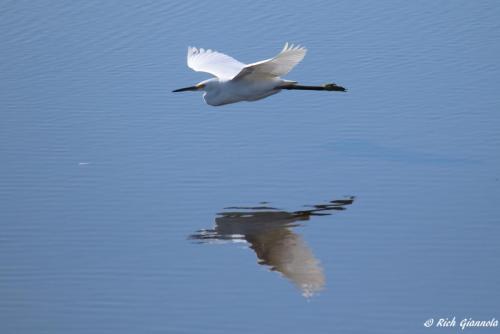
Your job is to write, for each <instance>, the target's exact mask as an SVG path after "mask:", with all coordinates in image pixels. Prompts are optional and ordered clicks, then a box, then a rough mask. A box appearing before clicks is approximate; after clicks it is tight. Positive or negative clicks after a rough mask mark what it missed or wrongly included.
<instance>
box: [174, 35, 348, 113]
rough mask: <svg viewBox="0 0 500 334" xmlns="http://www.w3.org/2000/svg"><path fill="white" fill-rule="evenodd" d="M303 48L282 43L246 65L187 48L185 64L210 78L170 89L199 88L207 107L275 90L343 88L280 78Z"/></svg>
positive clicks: (302, 53) (301, 55)
mask: <svg viewBox="0 0 500 334" xmlns="http://www.w3.org/2000/svg"><path fill="white" fill-rule="evenodd" d="M306 51H307V50H306V49H305V48H304V47H301V46H299V45H297V46H295V45H293V44H288V43H286V44H285V47H284V48H283V50H281V52H280V53H279V54H278V55H277V56H275V57H274V58H270V59H266V60H262V61H258V62H255V63H252V64H248V65H246V64H243V63H241V62H239V61H237V60H236V59H234V58H232V57H230V56H228V55H225V54H223V53H220V52H217V51H212V50H205V49H197V48H194V47H189V48H188V53H187V65H188V67H190V68H191V69H193V70H194V71H196V72H206V73H209V74H211V75H213V76H214V78H211V79H208V80H204V81H202V82H200V83H198V84H197V85H194V86H190V87H186V88H180V89H176V90H174V91H173V92H174V93H176V92H185V91H197V90H202V91H204V94H203V98H204V99H205V102H206V103H207V104H209V105H211V106H221V105H224V104H229V103H235V102H240V101H256V100H260V99H263V98H265V97H268V96H271V95H273V94H276V93H279V92H280V91H282V90H283V89H287V90H292V89H296V90H324V91H339V92H345V91H346V89H345V88H344V87H342V86H338V85H336V84H334V83H329V84H325V85H323V86H303V85H299V84H297V81H291V80H285V79H282V78H281V77H282V76H284V75H286V74H287V73H288V72H290V71H291V70H292V69H293V68H294V67H295V66H296V65H297V64H298V63H300V61H301V60H302V59H304V56H305V55H306Z"/></svg>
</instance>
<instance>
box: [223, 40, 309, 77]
mask: <svg viewBox="0 0 500 334" xmlns="http://www.w3.org/2000/svg"><path fill="white" fill-rule="evenodd" d="M306 52H307V49H306V48H304V47H302V46H300V45H297V46H295V45H293V44H290V45H289V44H288V43H286V44H285V47H284V48H283V50H281V52H280V53H279V54H278V55H277V56H276V57H274V58H271V59H266V60H262V61H259V62H256V63H253V64H248V65H246V66H245V67H243V69H242V70H241V72H240V73H238V75H236V76H235V77H234V78H233V79H241V78H248V77H249V76H252V77H253V76H256V77H258V76H261V77H281V76H283V75H285V74H287V73H288V72H290V71H291V70H292V69H293V68H294V67H295V65H297V64H298V63H300V61H301V60H302V59H304V57H305V55H306Z"/></svg>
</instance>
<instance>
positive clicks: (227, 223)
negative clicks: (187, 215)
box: [189, 197, 354, 297]
mask: <svg viewBox="0 0 500 334" xmlns="http://www.w3.org/2000/svg"><path fill="white" fill-rule="evenodd" d="M353 201H354V197H349V198H346V199H341V200H334V201H329V202H327V203H325V204H316V205H312V206H309V209H306V210H300V211H292V212H289V211H283V210H279V209H276V208H273V207H270V206H267V205H263V206H259V207H229V208H225V209H224V210H225V211H223V212H220V213H218V214H217V217H216V218H215V227H214V228H213V229H208V230H200V231H197V232H196V233H195V234H193V235H191V236H190V237H189V238H190V239H192V240H197V241H199V242H201V243H210V242H213V241H241V242H247V243H248V244H249V246H250V248H251V249H253V250H254V251H255V253H256V255H257V258H258V259H259V260H258V263H259V264H261V265H266V266H269V267H270V269H271V270H273V271H278V272H280V273H281V274H283V276H285V277H286V278H288V279H289V280H290V281H291V282H293V283H294V284H295V285H296V286H297V287H298V288H299V289H300V290H301V292H302V295H303V296H305V297H311V296H312V295H314V294H315V293H317V292H318V291H320V290H321V289H322V288H323V287H324V285H325V275H324V273H323V269H322V268H321V266H320V264H319V261H318V260H317V259H316V258H315V256H314V254H313V252H312V251H311V249H309V247H308V246H307V244H306V243H305V242H304V240H303V239H302V237H301V236H300V235H299V234H297V233H295V232H294V231H293V230H292V229H291V228H293V227H296V226H299V225H301V224H302V223H303V222H304V221H306V220H309V219H310V218H311V217H312V216H325V215H330V214H331V213H332V212H333V211H335V210H345V207H346V206H347V205H350V204H352V203H353Z"/></svg>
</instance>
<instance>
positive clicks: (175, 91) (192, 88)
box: [172, 86, 200, 93]
mask: <svg viewBox="0 0 500 334" xmlns="http://www.w3.org/2000/svg"><path fill="white" fill-rule="evenodd" d="M198 89H200V87H198V86H191V87H186V88H179V89H176V90H173V91H172V93H178V92H187V91H190V90H191V91H194V90H198Z"/></svg>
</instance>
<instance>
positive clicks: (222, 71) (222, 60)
mask: <svg viewBox="0 0 500 334" xmlns="http://www.w3.org/2000/svg"><path fill="white" fill-rule="evenodd" d="M187 65H188V66H189V67H190V68H191V69H193V70H195V71H197V72H206V73H210V74H212V75H214V76H216V77H218V78H220V79H226V80H230V79H232V78H234V77H235V76H236V75H237V74H238V73H240V72H241V70H242V69H243V68H244V67H245V64H243V63H240V62H239V61H237V60H236V59H234V58H232V57H229V56H228V55H225V54H223V53H220V52H217V51H212V50H210V49H208V50H205V49H197V48H193V47H189V48H188V54H187Z"/></svg>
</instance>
